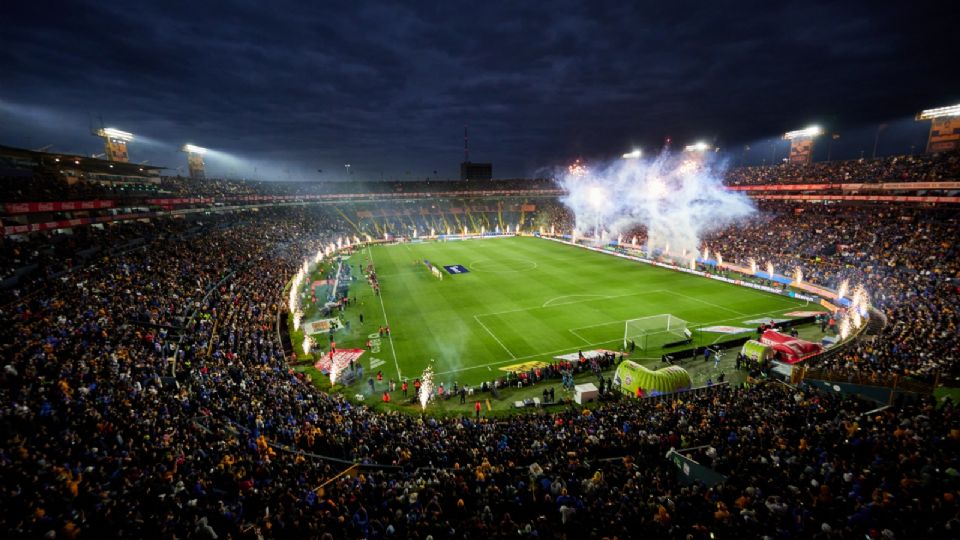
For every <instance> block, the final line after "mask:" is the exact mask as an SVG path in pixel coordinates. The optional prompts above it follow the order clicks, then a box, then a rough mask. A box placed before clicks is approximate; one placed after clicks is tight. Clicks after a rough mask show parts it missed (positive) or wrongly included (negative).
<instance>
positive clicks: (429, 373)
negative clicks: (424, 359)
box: [420, 366, 433, 409]
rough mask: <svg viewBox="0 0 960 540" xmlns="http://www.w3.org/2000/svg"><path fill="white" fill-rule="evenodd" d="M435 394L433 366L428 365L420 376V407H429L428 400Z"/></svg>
mask: <svg viewBox="0 0 960 540" xmlns="http://www.w3.org/2000/svg"><path fill="white" fill-rule="evenodd" d="M432 395H433V367H431V366H427V369H425V370H423V375H421V376H420V407H422V408H423V409H426V408H427V402H428V401H430V398H431V397H432Z"/></svg>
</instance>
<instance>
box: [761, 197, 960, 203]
mask: <svg viewBox="0 0 960 540" xmlns="http://www.w3.org/2000/svg"><path fill="white" fill-rule="evenodd" d="M752 197H754V198H756V199H770V200H789V201H870V202H921V203H950V204H956V203H960V197H924V196H917V195H752Z"/></svg>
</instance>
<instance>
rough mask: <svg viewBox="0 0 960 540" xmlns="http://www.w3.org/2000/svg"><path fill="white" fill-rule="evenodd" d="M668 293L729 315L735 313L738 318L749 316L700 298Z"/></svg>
mask: <svg viewBox="0 0 960 540" xmlns="http://www.w3.org/2000/svg"><path fill="white" fill-rule="evenodd" d="M668 292H669V293H670V294H675V295H677V296H682V297H683V298H688V299H690V300H693V301H694V302H700V303H701V304H706V305H708V306H713V307H715V308H717V309H722V310H724V311H729V312H730V313H736V314H737V315H739V316H741V317H749V315H747V314H745V313H742V312H740V311H737V310H735V309H730V308H726V307H723V306H721V305H720V304H714V303H713V302H709V301H707V300H701V299H700V298H696V297H694V296H688V295H686V294H683V293H678V292H677V291H668Z"/></svg>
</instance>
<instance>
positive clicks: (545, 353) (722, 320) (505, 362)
mask: <svg viewBox="0 0 960 540" xmlns="http://www.w3.org/2000/svg"><path fill="white" fill-rule="evenodd" d="M792 309H795V308H793V307H790V308H783V309H778V310H774V311H765V312H763V313H753V314H750V315H747V317H758V316H761V315H774V314H777V313H784V312H786V311H787V310H792ZM474 317H476V315H474ZM737 319H739V317H731V318H729V319H719V320H716V321H705V322H694V321H687V322H693V323H694V324H696V325H698V326H699V325H707V324H718V323H722V322H729V321H735V320H737ZM614 322H616V321H614ZM621 322H623V321H621ZM605 324H611V323H605ZM583 328H588V327H583ZM497 341H499V340H497ZM622 341H623V338H615V339H609V340H607V341H600V342H597V343H588V344H585V345H584V347H596V346H598V345H606V344H607V343H615V342H622ZM571 348H572V347H564V348H563V349H557V350H555V351H544V352H538V353H536V354H531V355H527V356H515V357H513V358H512V359H510V360H499V361H497V362H489V363H487V364H479V365H476V366H469V367H465V368H461V369H453V370H450V371H441V372H438V373H434V375H449V374H451V373H460V372H463V371H470V370H473V369H480V368H488V369H489V367H490V366H499V365H502V364H508V363H510V362H516V361H517V360H529V359H531V358H537V357H542V356H550V355H553V354H556V353H563V352H569V351H570V349H571Z"/></svg>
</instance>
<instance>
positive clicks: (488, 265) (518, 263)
mask: <svg viewBox="0 0 960 540" xmlns="http://www.w3.org/2000/svg"><path fill="white" fill-rule="evenodd" d="M536 267H537V263H535V262H534V261H531V260H529V259H497V260H495V261H489V260H487V261H474V262H472V263H470V270H476V271H478V272H492V273H495V274H506V273H511V272H529V271H530V270H533V269H535V268H536Z"/></svg>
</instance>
